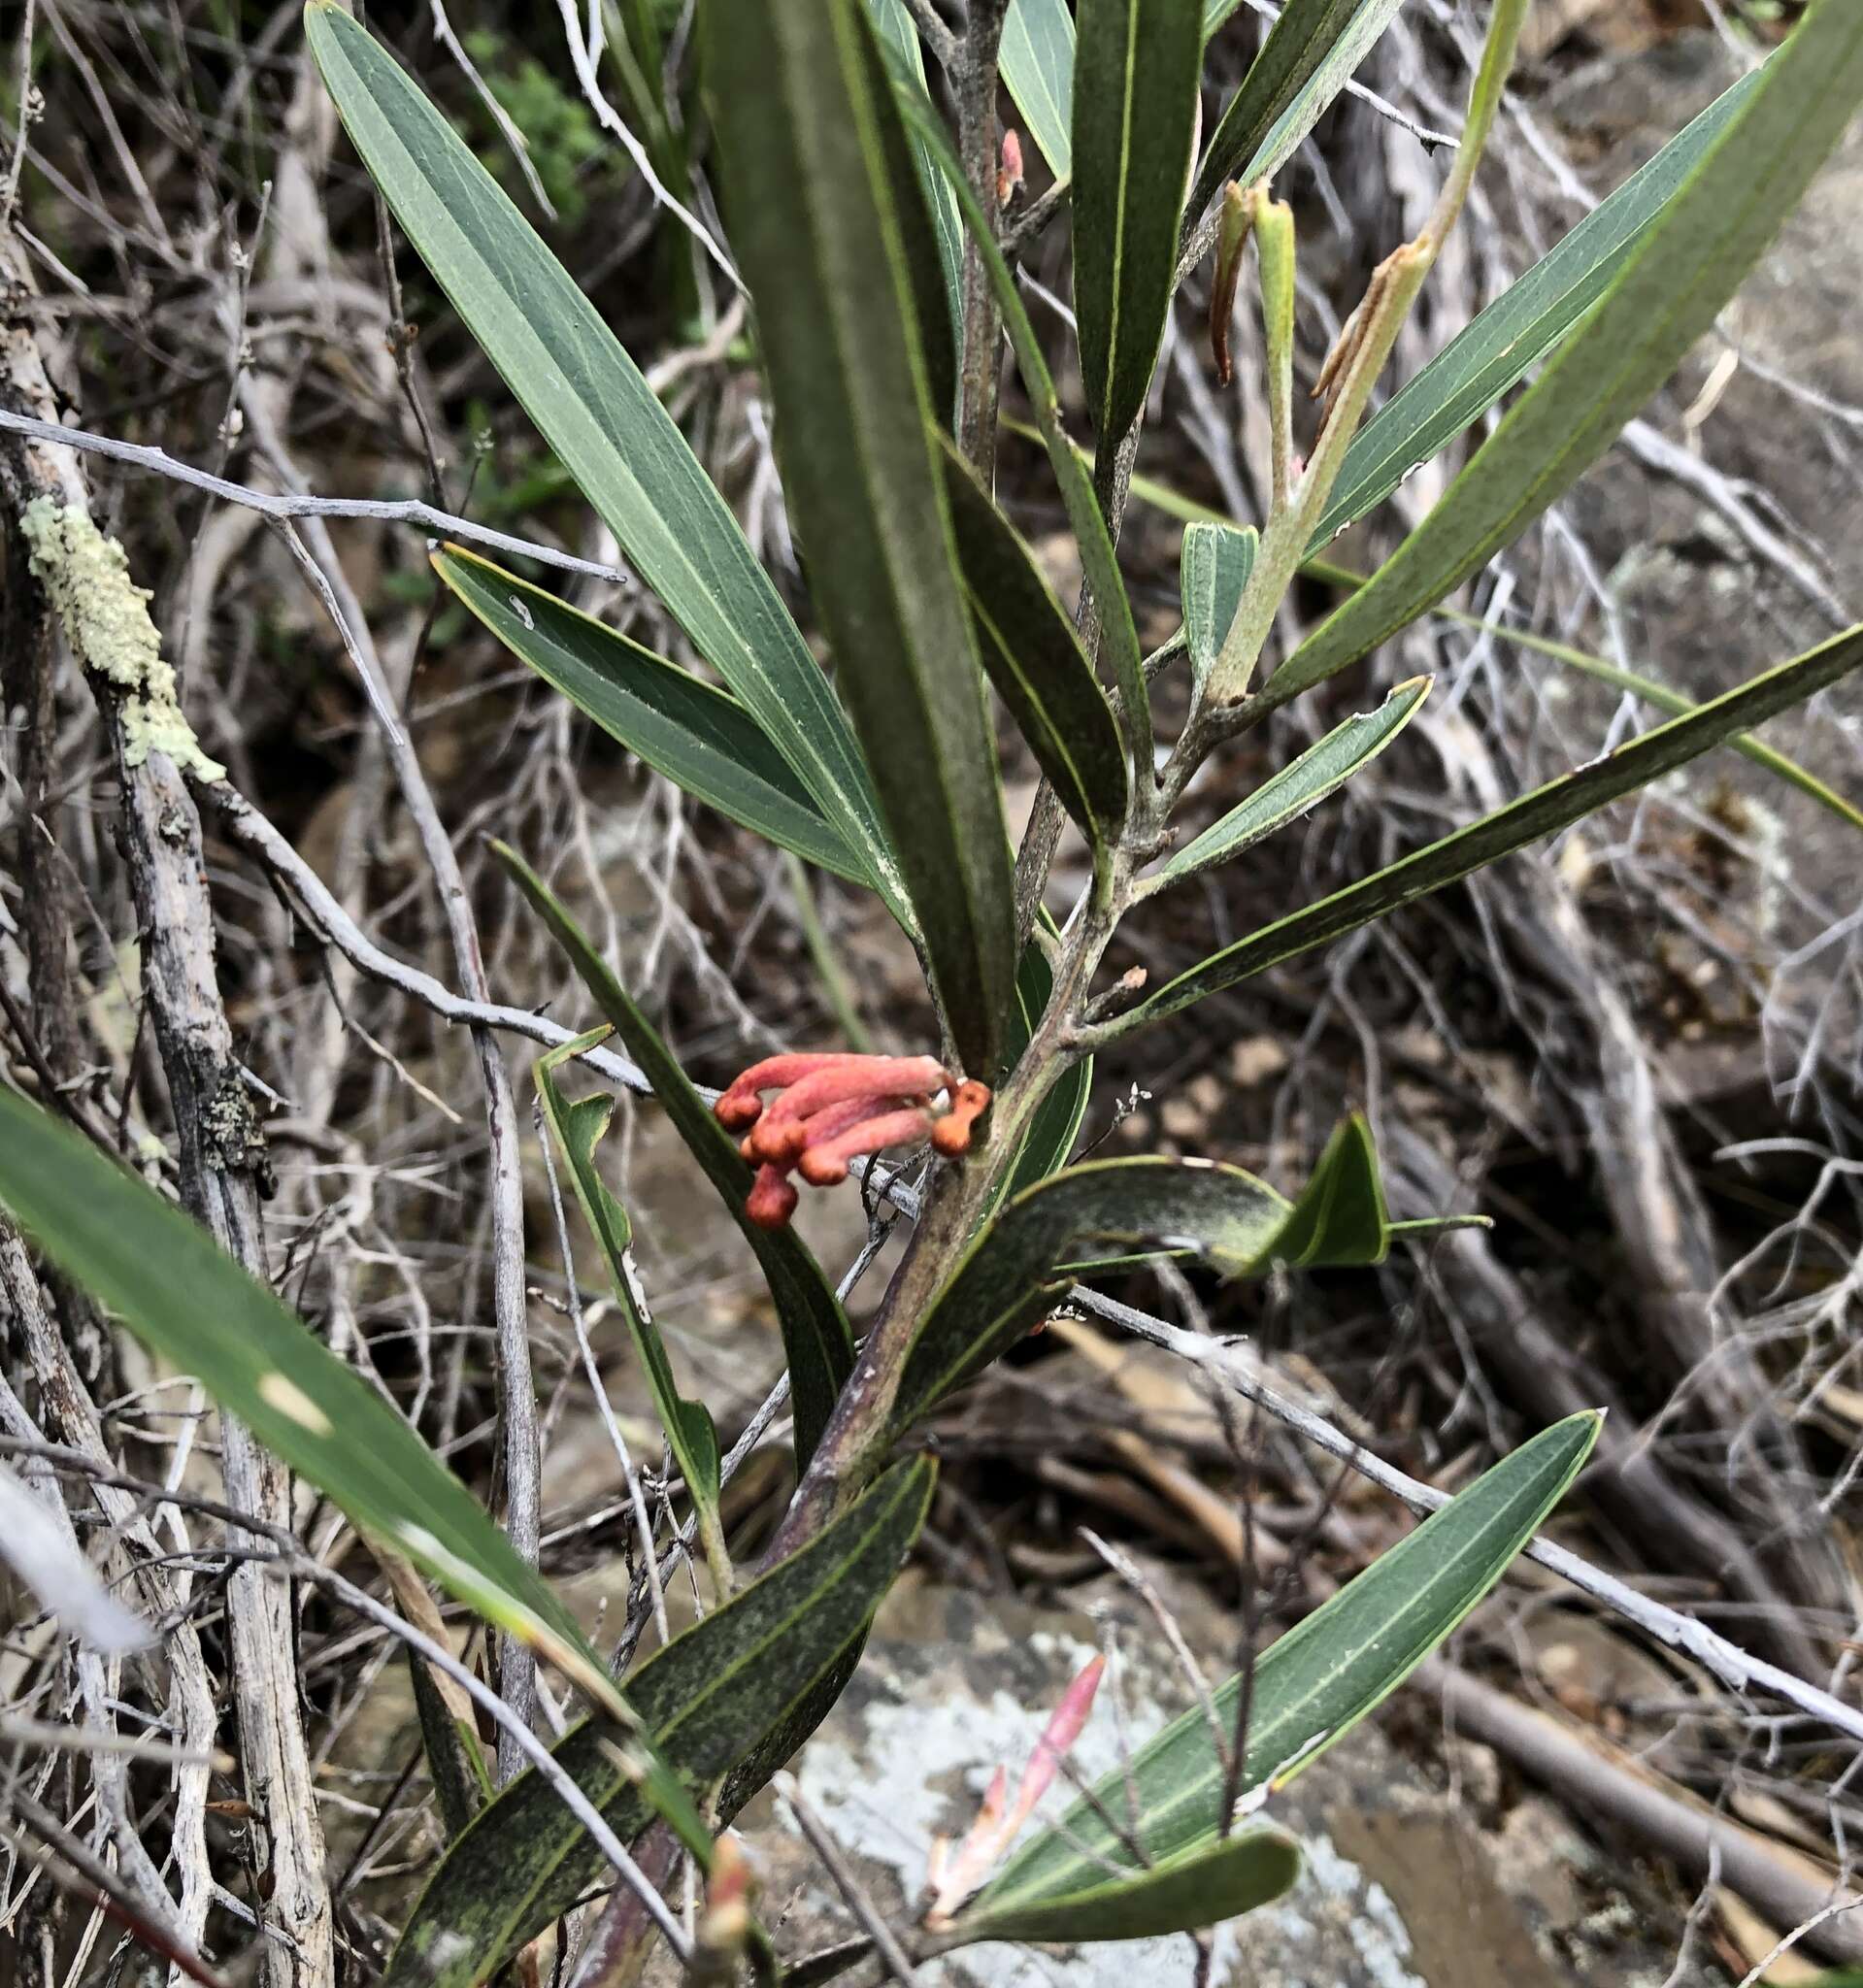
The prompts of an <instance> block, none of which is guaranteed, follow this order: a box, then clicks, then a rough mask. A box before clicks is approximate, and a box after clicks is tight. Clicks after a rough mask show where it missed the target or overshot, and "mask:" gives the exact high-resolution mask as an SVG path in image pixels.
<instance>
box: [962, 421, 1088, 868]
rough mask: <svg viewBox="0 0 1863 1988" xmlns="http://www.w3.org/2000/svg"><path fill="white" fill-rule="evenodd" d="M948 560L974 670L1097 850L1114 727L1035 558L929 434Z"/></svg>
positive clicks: (965, 467) (974, 478)
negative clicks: (945, 516)
mask: <svg viewBox="0 0 1863 1988" xmlns="http://www.w3.org/2000/svg"><path fill="white" fill-rule="evenodd" d="M939 443H940V446H941V452H942V454H943V458H944V465H945V490H946V495H947V496H948V499H949V501H950V513H951V525H952V528H953V530H954V531H955V532H956V535H957V564H958V571H959V573H960V574H961V575H962V577H963V581H964V592H965V595H966V598H967V599H968V600H969V603H970V611H971V619H972V620H973V622H975V624H976V627H977V635H978V641H979V643H980V645H981V648H982V652H983V667H984V668H985V669H986V670H987V671H988V672H989V679H990V681H991V682H992V683H994V684H995V685H996V689H997V692H998V694H999V695H1000V696H1001V698H1002V700H1003V702H1004V703H1005V704H1006V705H1008V706H1009V709H1010V713H1011V715H1012V716H1013V717H1014V718H1015V722H1016V725H1017V726H1018V727H1019V728H1020V730H1021V734H1022V737H1023V738H1024V739H1026V740H1027V741H1028V744H1029V749H1030V750H1031V751H1032V752H1033V753H1034V754H1035V757H1036V760H1037V762H1038V763H1039V764H1040V766H1041V769H1042V771H1043V772H1044V773H1045V774H1047V776H1048V779H1049V780H1050V781H1052V782H1053V786H1054V791H1055V794H1056V795H1057V797H1058V798H1059V800H1060V803H1061V806H1062V807H1063V808H1065V809H1066V810H1067V812H1068V813H1069V814H1071V815H1072V816H1073V817H1074V819H1075V820H1076V821H1077V822H1078V823H1079V824H1080V826H1081V829H1082V830H1083V831H1084V832H1085V833H1086V835H1087V836H1088V837H1089V838H1090V839H1091V841H1092V843H1093V845H1094V847H1095V848H1096V849H1097V850H1101V851H1104V850H1106V849H1107V848H1109V847H1110V846H1111V845H1112V844H1113V842H1114V839H1115V838H1116V837H1117V835H1118V833H1119V830H1120V828H1121V827H1123V825H1124V823H1125V804H1126V777H1125V750H1124V747H1123V746H1121V745H1120V743H1119V728H1118V725H1117V723H1116V721H1115V720H1114V716H1113V712H1112V708H1111V707H1110V706H1109V705H1108V703H1107V701H1106V693H1105V692H1104V691H1103V690H1101V688H1100V685H1099V682H1098V680H1097V679H1095V677H1094V675H1093V666H1092V664H1091V663H1089V662H1088V661H1087V659H1086V652H1085V650H1083V649H1082V648H1081V639H1080V637H1079V636H1078V635H1076V634H1075V632H1074V624H1073V622H1072V621H1070V620H1069V619H1068V616H1067V612H1066V610H1065V609H1064V608H1063V607H1062V606H1061V604H1060V602H1059V601H1057V600H1056V599H1055V598H1054V590H1053V588H1052V587H1050V586H1049V585H1048V581H1047V580H1045V579H1044V578H1043V577H1042V572H1041V569H1040V568H1039V567H1038V566H1037V565H1036V563H1035V556H1034V554H1033V553H1032V552H1030V550H1029V548H1028V547H1026V546H1025V545H1024V544H1023V543H1022V541H1021V539H1020V538H1019V537H1018V536H1017V535H1016V531H1015V526H1014V525H1012V524H1011V523H1010V521H1009V519H1008V518H1006V517H1005V516H1004V515H1003V514H1002V512H1001V511H999V510H998V509H997V507H996V504H995V502H994V501H993V500H992V498H991V497H990V494H989V492H988V491H987V490H986V489H985V488H984V487H983V484H982V481H981V479H980V478H979V476H978V475H977V472H976V471H975V470H974V469H972V468H971V466H970V464H969V463H968V462H966V461H965V460H964V458H963V456H962V455H961V454H959V452H958V450H957V448H956V447H955V446H954V445H953V444H952V442H951V441H950V439H949V437H948V436H945V435H941V436H940V437H939Z"/></svg>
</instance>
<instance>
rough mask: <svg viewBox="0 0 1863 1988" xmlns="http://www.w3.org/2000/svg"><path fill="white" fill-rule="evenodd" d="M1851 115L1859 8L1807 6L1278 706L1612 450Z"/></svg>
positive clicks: (1376, 638)
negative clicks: (1615, 266)
mask: <svg viewBox="0 0 1863 1988" xmlns="http://www.w3.org/2000/svg"><path fill="white" fill-rule="evenodd" d="M1860 101H1863V7H1859V6H1857V5H1856V4H1855V0H1813V4H1812V5H1811V7H1809V8H1808V9H1807V11H1806V13H1805V15H1804V17H1803V18H1802V19H1801V20H1800V22H1799V24H1798V26H1797V28H1796V29H1795V30H1794V31H1793V33H1792V36H1791V38H1790V40H1788V41H1787V42H1786V44H1785V46H1784V47H1783V48H1782V49H1780V50H1779V51H1778V52H1777V53H1776V54H1775V55H1774V56H1773V57H1772V58H1771V60H1770V61H1768V63H1767V64H1766V67H1765V68H1764V69H1763V70H1762V71H1761V72H1760V74H1759V77H1758V79H1757V80H1756V82H1755V83H1754V84H1753V87H1752V89H1751V91H1750V93H1749V94H1748V95H1747V99H1746V101H1745V103H1743V104H1742V105H1741V107H1740V108H1739V110H1738V111H1737V112H1736V114H1735V116H1733V117H1732V118H1731V119H1730V120H1729V121H1728V123H1727V124H1726V125H1725V126H1724V127H1723V129H1722V131H1721V133H1720V136H1719V137H1718V138H1717V139H1716V140H1715V141H1714V143H1713V145H1712V146H1710V148H1709V149H1708V150H1707V151H1706V152H1705V153H1704V154H1703V155H1702V157H1701V159H1700V160H1699V162H1698V163H1697V164H1696V165H1695V167H1694V169H1693V170H1692V171H1691V172H1690V173H1689V175H1688V178H1687V180H1686V182H1684V183H1683V185H1682V187H1681V189H1680V191H1679V192H1678V193H1676V194H1675V195H1674V196H1673V197H1672V198H1671V200H1670V201H1669V203H1668V205H1667V207H1666V208H1665V209H1664V211H1663V213H1662V215H1661V216H1660V217H1659V218H1658V219H1657V220H1656V222H1655V223H1654V224H1653V225H1652V226H1650V227H1649V228H1648V229H1647V231H1646V233H1645V234H1644V236H1643V238H1642V239H1641V241H1639V242H1638V244H1637V246H1636V247H1635V248H1634V249H1633V250H1632V251H1631V253H1630V254H1629V256H1628V257H1627V258H1626V259H1625V261H1624V263H1623V265H1622V267H1621V268H1620V269H1619V270H1618V272H1617V275H1616V277H1615V278H1614V279H1613V282H1612V283H1611V285H1610V287H1609V288H1608V289H1607V290H1606V292H1605V295H1604V299H1603V301H1602V302H1601V303H1599V304H1598V306H1597V307H1596V308H1595V310H1594V311H1593V312H1592V314H1591V315H1590V317H1589V318H1587V320H1586V321H1585V324H1584V326H1583V328H1582V329H1581V330H1580V331H1579V332H1577V333H1576V334H1575V335H1574V336H1573V337H1572V338H1571V339H1570V340H1569V341H1568V342H1567V343H1566V345H1565V346H1564V347H1563V348H1562V349H1561V350H1560V351H1559V353H1558V354H1557V356H1556V357H1555V358H1554V359H1553V360H1552V362H1551V363H1550V364H1549V365H1548V366H1547V369H1546V371H1545V372H1544V373H1542V374H1541V376H1540V378H1539V380H1538V381H1536V382H1535V383H1534V385H1533V386H1532V387H1530V388H1529V389H1528V391H1527V392H1526V393H1525V394H1524V395H1523V396H1522V397H1521V399H1520V401H1519V402H1518V404H1517V405H1516V406H1515V407H1514V409H1513V410H1512V411H1511V412H1510V413H1509V414H1508V415H1507V417H1506V419H1505V420H1503V421H1502V423H1501V425H1500V426H1499V427H1498V428H1497V429H1496V430H1495V431H1494V433H1493V434H1492V435H1491V436H1489V438H1488V439H1487V441H1486V442H1485V443H1483V444H1482V446H1481V447H1480V449H1479V450H1478V451H1477V453H1476V455H1475V458H1474V460H1473V461H1471V462H1470V464H1469V466H1468V467H1467V468H1466V469H1465V470H1464V471H1463V472H1462V474H1461V475H1460V476H1459V477H1457V478H1456V480H1455V481H1454V482H1453V483H1452V484H1450V486H1449V488H1448V491H1447V494H1446V495H1445V496H1444V498H1443V500H1442V502H1441V503H1440V504H1438V505H1437V507H1436V508H1435V510H1434V511H1432V512H1431V513H1430V514H1429V516H1428V517H1426V518H1425V519H1424V520H1423V522H1422V523H1421V524H1420V525H1419V526H1418V527H1417V528H1416V530H1415V531H1414V532H1413V533H1412V534H1411V536H1410V537H1409V538H1408V539H1406V540H1405V542H1404V544H1403V545H1402V546H1400V547H1398V549H1397V551H1396V552H1395V553H1394V554H1393V555H1392V556H1391V558H1390V559H1389V560H1387V561H1386V562H1385V564H1384V565H1383V567H1382V568H1381V569H1380V571H1379V572H1378V573H1377V574H1375V575H1374V576H1373V578H1372V580H1371V582H1370V583H1369V584H1368V585H1367V586H1365V587H1363V588H1361V589H1360V591H1359V592H1358V593H1356V594H1354V595H1353V596H1352V598H1351V599H1350V600H1348V601H1347V602H1346V603H1345V604H1344V605H1343V606H1342V607H1340V608H1338V609H1337V610H1335V612H1334V613H1333V614H1332V615H1331V616H1330V618H1329V619H1327V620H1326V621H1324V622H1323V623H1321V625H1320V626H1319V627H1318V628H1317V629H1316V630H1314V633H1313V635H1311V636H1310V637H1309V638H1308V639H1307V641H1306V642H1304V643H1303V644H1302V645H1301V646H1300V647H1299V648H1297V649H1296V650H1295V651H1294V653H1293V654H1292V655H1291V656H1290V657H1289V658H1288V660H1287V661H1286V663H1285V664H1284V665H1283V666H1282V667H1281V669H1280V670H1279V671H1277V672H1276V674H1275V677H1274V679H1272V681H1271V682H1270V683H1269V685H1268V686H1267V688H1266V689H1265V690H1264V692H1263V693H1262V694H1263V696H1264V697H1266V698H1267V699H1269V700H1270V701H1271V702H1273V703H1277V704H1279V703H1281V702H1284V701H1285V699H1286V698H1288V697H1290V696H1293V695H1295V694H1296V693H1297V692H1298V691H1300V690H1302V689H1304V688H1306V687H1307V686H1308V685H1310V684H1313V683H1316V682H1318V681H1320V680H1321V679H1323V678H1326V677H1330V676H1331V675H1332V674H1333V673H1334V672H1335V671H1336V670H1342V669H1344V668H1345V667H1346V665H1347V664H1348V663H1350V662H1354V661H1356V660H1357V658H1358V657H1360V656H1362V655H1365V654H1367V653H1369V651H1371V650H1372V649H1374V648H1376V647H1377V646H1378V645H1379V644H1380V643H1381V642H1383V641H1384V640H1385V639H1386V638H1387V637H1388V636H1391V635H1394V634H1395V633H1396V632H1397V631H1398V630H1399V629H1400V628H1403V627H1405V626H1406V625H1407V624H1408V623H1410V622H1412V621H1414V620H1415V618H1416V617H1417V615H1419V614H1421V613H1424V612H1425V610H1427V609H1428V608H1430V607H1432V606H1433V605H1434V604H1435V603H1436V602H1438V601H1440V600H1441V599H1442V598H1443V597H1444V595H1445V594H1447V593H1448V592H1449V591H1450V590H1451V589H1452V588H1454V587H1457V586H1459V585H1460V584H1461V583H1462V581H1463V580H1466V579H1468V577H1469V576H1470V575H1471V574H1473V573H1475V572H1476V571H1478V570H1479V569H1480V567H1481V566H1482V565H1483V564H1484V563H1485V562H1486V561H1487V560H1488V559H1489V558H1491V557H1492V556H1493V555H1494V554H1495V553H1496V552H1498V551H1499V550H1500V549H1501V548H1502V547H1504V546H1506V545H1508V544H1509V543H1510V542H1511V541H1512V540H1513V539H1514V538H1515V537H1517V536H1518V535H1519V533H1520V532H1521V531H1523V530H1524V529H1525V528H1526V526H1527V525H1529V524H1530V523H1532V521H1533V520H1534V519H1535V518H1536V517H1538V516H1539V515H1540V514H1541V513H1542V512H1544V511H1545V510H1546V508H1547V506H1548V505H1549V504H1551V503H1553V502H1554V501H1555V500H1556V499H1557V498H1558V497H1559V496H1560V495H1561V494H1562V493H1563V492H1564V491H1565V490H1566V489H1567V488H1568V487H1569V486H1570V485H1571V484H1572V483H1573V482H1574V481H1575V480H1577V478H1578V477H1579V476H1580V474H1581V473H1582V472H1583V471H1584V470H1585V469H1587V468H1589V467H1590V465H1591V464H1592V463H1593V462H1595V461H1596V460H1597V458H1598V457H1599V456H1600V455H1602V454H1603V453H1604V451H1605V450H1606V449H1607V448H1608V447H1610V446H1611V444H1612V442H1613V440H1614V439H1615V437H1616V434H1617V431H1618V430H1619V429H1620V428H1621V427H1622V426H1623V424H1624V423H1625V421H1627V420H1628V419H1629V418H1630V416H1631V415H1632V414H1635V413H1636V412H1637V410H1638V409H1639V408H1640V407H1641V406H1642V405H1643V403H1644V402H1645V401H1646V400H1647V399H1648V397H1649V396H1650V395H1651V394H1652V393H1654V392H1655V391H1656V389H1657V388H1658V387H1659V386H1661V384H1662V383H1663V381H1665V380H1667V379H1668V378H1669V376H1670V374H1671V373H1673V372H1674V371H1675V369H1676V367H1677V366H1678V365H1680V362H1681V360H1682V358H1683V357H1684V355H1685V354H1686V353H1687V351H1688V348H1689V347H1690V346H1692V345H1693V344H1694V342H1695V341H1696V339H1698V338H1700V337H1701V336H1702V334H1703V333H1705V332H1706V331H1707V330H1708V329H1709V328H1710V327H1711V326H1712V325H1713V321H1714V318H1715V316H1716V315H1718V313H1719V312H1720V310H1721V309H1722V307H1723V306H1724V305H1725V304H1726V303H1727V301H1728V299H1729V298H1730V297H1731V296H1732V295H1733V294H1734V291H1735V290H1736V289H1737V288H1738V287H1739V284H1740V282H1741V279H1742V278H1743V277H1744V276H1745V275H1746V274H1747V271H1748V270H1749V269H1750V268H1751V267H1752V266H1753V264H1754V262H1755V261H1756V260H1757V259H1758V257H1759V254H1760V251H1761V250H1762V249H1763V248H1765V247H1766V245H1767V243H1768V242H1769V241H1771V239H1772V237H1773V235H1774V233H1775V231H1776V230H1777V229H1778V227H1779V225H1780V222H1781V221H1782V220H1783V219H1784V217H1785V216H1786V215H1787V214H1789V213H1790V212H1791V210H1792V208H1793V207H1795V206H1796V205H1797V203H1798V200H1799V196H1800V195H1801V194H1802V193H1803V192H1804V191H1805V188H1806V186H1807V185H1808V184H1809V183H1810V182H1811V178H1812V175H1813V173H1814V172H1815V171H1816V169H1817V165H1818V162H1819V161H1820V160H1821V159H1822V158H1823V156H1824V154H1825V153H1826V152H1827V151H1828V150H1829V149H1830V148H1831V146H1832V145H1833V144H1834V143H1835V142H1836V140H1837V138H1838V137H1839V135H1840V134H1841V133H1842V132H1843V130H1844V128H1845V126H1846V123H1847V122H1848V121H1849V118H1850V116H1851V114H1852V113H1853V112H1854V111H1855V109H1856V107H1857V105H1858V103H1859V102H1860Z"/></svg>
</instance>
